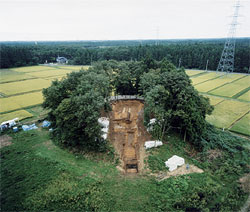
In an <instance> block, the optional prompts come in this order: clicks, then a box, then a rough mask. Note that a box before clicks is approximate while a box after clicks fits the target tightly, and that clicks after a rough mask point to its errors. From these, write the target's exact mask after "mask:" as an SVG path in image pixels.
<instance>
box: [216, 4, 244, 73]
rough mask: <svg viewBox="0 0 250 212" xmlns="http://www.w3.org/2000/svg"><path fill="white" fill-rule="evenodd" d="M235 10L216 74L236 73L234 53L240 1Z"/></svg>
mask: <svg viewBox="0 0 250 212" xmlns="http://www.w3.org/2000/svg"><path fill="white" fill-rule="evenodd" d="M234 7H235V10H234V15H233V17H232V18H233V19H232V22H231V24H230V28H229V33H228V36H227V40H226V42H225V45H224V49H223V51H222V54H221V58H220V62H219V64H218V67H217V70H216V72H217V73H219V72H226V73H230V72H233V71H234V53H235V33H236V28H237V25H238V22H237V19H238V16H239V8H240V0H237V1H236V4H235V6H234Z"/></svg>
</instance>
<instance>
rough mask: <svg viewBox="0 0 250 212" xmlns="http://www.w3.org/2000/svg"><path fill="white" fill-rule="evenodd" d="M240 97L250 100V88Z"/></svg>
mask: <svg viewBox="0 0 250 212" xmlns="http://www.w3.org/2000/svg"><path fill="white" fill-rule="evenodd" d="M238 99H240V100H245V101H248V102H250V90H249V91H247V92H246V93H244V94H242V95H241V96H239V97H238Z"/></svg>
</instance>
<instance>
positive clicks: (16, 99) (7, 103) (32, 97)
mask: <svg viewBox="0 0 250 212" xmlns="http://www.w3.org/2000/svg"><path fill="white" fill-rule="evenodd" d="M42 102H43V95H42V92H40V91H39V92H34V93H27V94H22V95H18V96H11V97H8V98H0V105H1V107H0V113H3V112H8V111H12V110H17V109H21V108H24V107H30V106H34V105H38V104H41V103H42Z"/></svg>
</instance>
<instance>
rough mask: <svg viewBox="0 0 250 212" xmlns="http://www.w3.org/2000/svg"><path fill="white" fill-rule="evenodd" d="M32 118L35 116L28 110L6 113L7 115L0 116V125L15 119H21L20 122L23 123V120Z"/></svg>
mask: <svg viewBox="0 0 250 212" xmlns="http://www.w3.org/2000/svg"><path fill="white" fill-rule="evenodd" d="M32 116H33V115H32V114H31V113H29V112H28V111H26V110H17V111H14V112H10V113H5V114H2V115H0V123H2V122H3V121H6V120H11V119H14V118H19V121H21V120H23V119H26V118H30V117H32Z"/></svg>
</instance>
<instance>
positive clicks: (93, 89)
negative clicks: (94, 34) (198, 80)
mask: <svg viewBox="0 0 250 212" xmlns="http://www.w3.org/2000/svg"><path fill="white" fill-rule="evenodd" d="M112 93H115V94H119V95H141V96H143V97H144V100H145V108H144V111H145V112H144V115H145V118H144V120H145V124H146V125H147V124H148V123H149V121H150V119H151V118H153V117H154V118H156V120H157V121H156V124H155V125H154V132H157V133H153V135H154V136H155V137H157V138H158V139H161V138H162V137H163V136H164V134H165V133H166V132H168V130H170V129H172V130H178V131H181V132H182V133H183V134H184V135H185V137H186V138H187V139H188V140H189V141H190V142H192V143H193V144H195V145H196V146H198V147H200V143H201V142H200V140H201V139H200V138H201V137H202V135H203V133H204V132H205V130H206V126H207V123H206V121H205V117H206V114H210V113H211V112H212V109H213V107H212V106H210V104H209V100H208V98H205V97H203V96H201V95H199V93H198V91H196V90H195V89H194V87H193V86H192V84H191V81H190V79H189V77H188V76H187V74H186V73H185V70H184V69H177V68H176V67H175V66H174V65H173V64H172V63H170V62H169V61H167V60H166V59H163V60H162V61H161V62H156V61H155V60H153V59H152V58H151V56H150V55H149V56H147V57H146V58H145V59H144V60H143V61H142V62H131V61H130V62H117V61H114V60H111V61H103V62H100V63H96V64H95V65H93V66H92V67H91V68H90V69H89V70H88V71H84V70H81V71H80V72H73V73H71V74H69V75H68V76H67V78H65V79H63V80H62V81H54V82H53V83H52V85H51V87H49V88H47V89H44V90H43V94H44V97H45V101H44V103H43V106H44V108H47V109H50V112H49V119H50V120H51V121H52V126H53V128H54V129H55V131H54V134H55V135H56V136H57V138H58V139H59V140H60V141H61V142H63V143H66V144H68V145H85V146H87V147H89V148H92V147H93V148H96V145H99V144H100V142H99V141H100V140H101V128H100V126H99V125H98V118H99V117H100V111H101V110H102V109H108V108H109V97H110V95H111V94H112Z"/></svg>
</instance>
